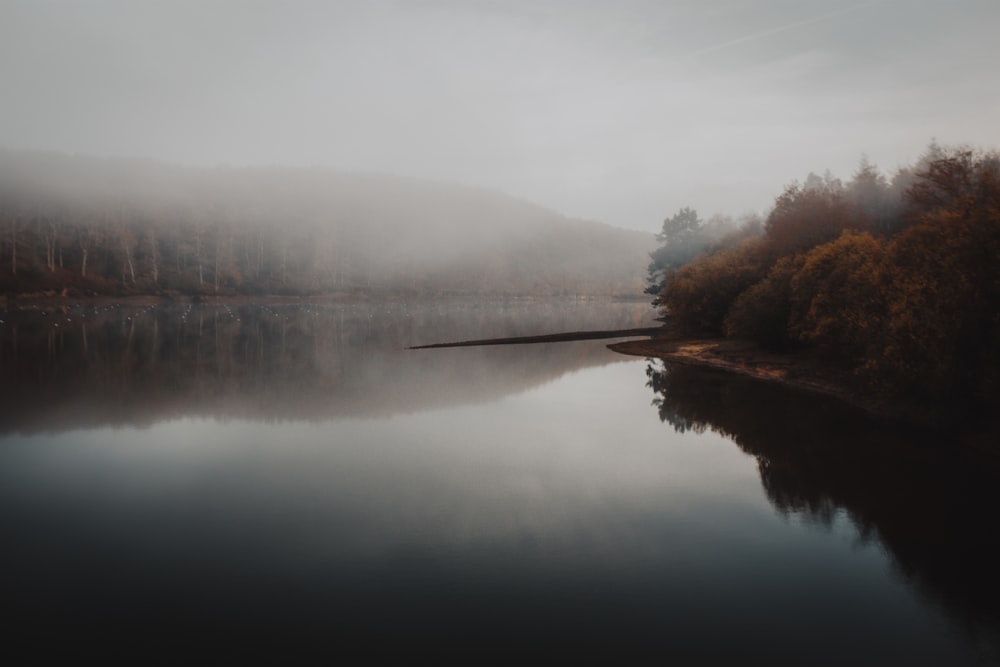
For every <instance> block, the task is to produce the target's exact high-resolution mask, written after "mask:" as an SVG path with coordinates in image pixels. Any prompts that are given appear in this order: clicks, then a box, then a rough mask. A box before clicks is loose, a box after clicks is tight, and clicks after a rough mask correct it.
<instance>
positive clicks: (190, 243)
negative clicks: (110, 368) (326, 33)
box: [0, 150, 651, 296]
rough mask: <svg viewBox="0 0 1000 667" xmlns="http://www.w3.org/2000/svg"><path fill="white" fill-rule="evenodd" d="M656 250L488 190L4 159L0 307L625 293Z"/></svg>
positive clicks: (55, 158)
mask: <svg viewBox="0 0 1000 667" xmlns="http://www.w3.org/2000/svg"><path fill="white" fill-rule="evenodd" d="M650 246H651V243H650V240H649V239H648V236H646V235H644V234H642V233H640V232H629V231H625V230H620V229H615V228H612V227H609V226H606V225H600V224H598V223H592V222H586V221H579V220H570V219H566V218H564V217H562V216H560V215H558V214H556V213H554V212H552V211H549V210H546V209H544V208H542V207H539V206H536V205H534V204H530V203H528V202H524V201H520V200H517V199H514V198H512V197H507V196H506V195H503V194H501V193H498V192H493V191H489V190H484V189H476V188H469V187H461V186H456V185H449V184H441V183H431V182H422V181H416V180H408V179H402V178H395V177H391V176H386V175H379V174H359V173H351V172H340V171H335V170H330V169H319V168H308V169H306V168H303V169H290V168H217V169H194V168H182V167H176V166H171V165H165V164H160V163H155V162H151V161H142V160H123V159H99V158H93V157H80V156H67V155H59V154H47V153H34V152H14V151H2V150H0V293H7V294H11V293H13V294H18V293H32V292H46V291H49V292H52V291H54V292H58V293H66V294H67V295H73V296H86V295H90V294H162V293H171V292H176V293H181V294H191V295H201V294H204V295H212V294H219V295H232V294H246V295H261V294H286V295H300V294H339V293H369V294H371V293H386V292H393V293H399V294H404V295H425V296H436V295H442V294H449V295H450V294H493V295H573V294H583V295H626V294H635V293H636V292H638V291H639V290H640V289H641V285H642V275H641V269H639V267H640V266H641V258H642V257H643V256H644V255H645V253H646V252H648V250H649V249H650Z"/></svg>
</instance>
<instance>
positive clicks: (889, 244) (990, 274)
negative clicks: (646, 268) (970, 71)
mask: <svg viewBox="0 0 1000 667" xmlns="http://www.w3.org/2000/svg"><path fill="white" fill-rule="evenodd" d="M662 302H663V303H664V304H665V306H666V310H667V312H668V313H669V315H670V316H671V318H672V319H673V320H674V321H675V322H676V324H677V325H678V327H679V328H681V330H683V331H685V332H686V333H689V334H698V335H704V334H716V335H717V334H723V335H726V336H736V337H747V338H753V339H755V340H757V341H758V342H760V343H761V344H763V345H765V346H767V347H770V348H784V349H788V348H809V349H813V350H815V351H818V352H820V353H822V354H823V355H825V356H827V357H828V358H829V359H831V360H832V361H836V362H837V363H838V364H840V365H844V366H846V367H849V368H851V369H853V371H854V374H855V376H856V377H857V379H858V381H859V382H860V383H863V384H864V385H866V386H867V387H868V388H869V389H873V390H876V391H878V392H881V393H883V394H888V395H896V396H904V395H905V396H906V397H908V398H914V399H918V400H920V401H925V402H927V403H928V404H935V405H938V406H943V407H949V406H950V407H954V406H959V405H961V406H963V407H972V408H978V409H982V410H985V409H988V408H990V407H995V406H996V405H997V404H998V403H1000V377H998V374H1000V371H998V369H1000V358H998V356H1000V353H998V350H1000V157H998V155H997V154H995V153H985V152H979V151H974V150H970V149H965V148H962V149H941V148H939V147H937V146H932V147H931V149H930V150H929V152H928V154H927V155H926V156H925V157H924V159H923V160H922V161H921V163H920V164H918V165H917V166H916V167H914V168H912V169H902V170H900V172H899V173H898V174H897V175H896V177H895V178H894V179H893V180H892V181H891V182H890V181H888V180H887V179H885V178H884V177H881V176H880V175H879V174H878V173H877V171H876V170H874V169H873V168H872V167H871V166H870V165H868V164H867V163H865V164H863V165H862V168H861V169H860V170H859V171H858V173H857V174H855V177H854V179H853V180H852V181H850V182H848V183H847V184H846V185H842V184H840V182H839V181H835V180H832V179H829V178H827V179H825V180H824V179H814V180H813V182H812V183H809V182H807V184H806V185H798V184H796V185H792V186H790V187H788V188H787V189H786V190H785V191H784V192H783V193H782V195H781V196H779V197H778V199H777V201H776V203H775V207H774V209H773V210H772V212H771V213H770V215H769V216H768V218H767V221H766V223H765V226H764V233H763V235H762V236H760V237H757V238H755V239H752V240H749V241H746V242H744V243H743V244H742V245H740V246H738V247H736V248H731V249H729V250H726V251H723V252H718V253H715V254H705V255H702V256H700V257H698V258H697V259H695V260H694V261H692V262H691V263H689V264H687V265H686V266H684V267H682V268H681V269H679V270H678V271H677V273H676V274H675V277H674V279H673V280H672V281H671V282H670V283H669V284H668V285H667V287H666V289H665V290H664V293H663V295H662Z"/></svg>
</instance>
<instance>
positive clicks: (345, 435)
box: [0, 301, 1000, 665]
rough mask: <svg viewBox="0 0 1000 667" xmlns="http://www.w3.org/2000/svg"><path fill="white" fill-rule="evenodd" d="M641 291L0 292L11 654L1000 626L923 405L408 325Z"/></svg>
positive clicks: (618, 311) (958, 451) (963, 631)
mask: <svg viewBox="0 0 1000 667" xmlns="http://www.w3.org/2000/svg"><path fill="white" fill-rule="evenodd" d="M653 316H654V313H653V311H652V310H651V309H650V308H649V306H648V305H646V304H633V303H612V302H600V301H567V302H564V303H554V302H532V301H506V302H475V301H454V302H447V303H440V304H400V303H394V304H377V305H373V304H348V305H330V304H326V305H323V304H307V303H300V304H285V305H278V304H265V305H252V306H251V305H243V304H240V305H190V304H177V305H172V306H171V305H162V304H161V305H157V306H128V305H120V304H119V305H116V304H105V305H100V306H72V307H67V308H61V309H52V308H42V307H40V308H31V309H28V308H25V309H24V310H19V311H14V310H11V311H6V312H3V313H2V315H0V320H2V323H0V376H2V378H3V381H2V389H0V393H2V404H0V530H2V531H3V533H2V534H3V536H4V540H3V556H2V557H3V559H4V568H3V572H4V574H3V578H2V589H0V594H2V596H3V599H4V601H5V607H6V609H7V611H8V614H9V615H12V616H13V617H14V620H13V621H9V622H8V623H7V625H6V635H7V637H8V638H9V639H10V640H11V641H14V642H20V643H21V644H22V645H23V647H27V648H30V649H31V650H32V651H34V652H35V654H36V655H37V656H38V657H39V658H45V657H47V656H52V655H55V654H56V653H62V652H71V653H74V654H76V655H83V654H85V653H100V654H105V655H116V656H117V657H124V658H128V659H135V660H148V659H149V658H151V657H156V656H162V655H164V654H165V653H167V652H172V651H184V650H188V649H190V650H194V649H193V648H190V647H192V646H193V645H194V642H196V641H201V640H205V641H209V642H211V644H212V646H213V648H214V649H215V650H216V651H222V652H223V653H227V652H231V651H238V652H241V653H243V652H246V651H258V650H260V651H263V650H272V649H277V650H279V651H281V652H282V653H283V654H285V655H286V656H291V655H294V654H295V653H297V652H300V651H307V650H309V651H311V650H316V649H317V648H318V649H319V650H322V651H324V652H326V653H327V654H328V657H329V658H330V659H331V660H332V659H334V658H336V657H342V656H343V655H345V654H346V652H347V651H348V650H352V651H363V653H362V654H361V655H362V656H364V657H370V658H381V657H387V656H389V655H397V656H404V657H406V656H414V655H417V654H419V653H422V652H427V653H430V654H432V655H435V656H437V657H439V658H450V659H456V660H458V659H460V660H462V661H463V662H470V663H475V662H489V661H491V659H497V660H501V659H504V660H509V661H516V662H534V661H538V659H539V658H540V657H541V656H542V655H547V654H555V656H557V657H559V658H564V659H569V658H573V659H578V658H581V657H589V658H593V657H602V658H604V659H605V660H607V661H609V662H610V661H615V662H616V663H620V662H623V661H624V662H633V661H637V660H639V659H645V658H652V659H655V660H656V661H657V662H663V663H668V664H669V663H675V664H692V663H696V664H706V663H707V664H734V663H743V664H747V663H749V664H769V665H784V664H788V665H793V664H809V665H842V664H847V663H850V664H872V665H875V664H879V665H884V664H907V665H964V664H992V663H993V662H996V661H997V660H998V659H1000V652H998V647H1000V605H998V604H997V599H998V597H997V596H998V593H1000V574H998V572H997V568H996V564H997V563H998V562H1000V559H998V556H1000V546H998V543H997V540H996V538H995V533H996V519H997V517H998V516H1000V513H998V509H1000V502H998V492H997V484H996V483H995V480H996V473H997V470H996V463H995V461H990V460H989V459H988V457H985V456H981V455H978V454H976V453H974V451H969V450H966V449H963V448H957V447H955V446H954V445H953V443H950V442H949V441H948V438H949V436H948V435H947V434H942V433H933V434H929V433H922V432H919V431H916V430H905V429H900V428H890V427H889V426H887V425H883V424H879V423H876V422H874V421H872V420H871V419H869V418H868V417H866V416H865V415H864V414H862V413H860V412H858V411H856V410H854V409H851V408H849V407H846V406H843V405H840V404H837V403H835V402H832V401H830V400H827V399H823V398H821V397H816V396H811V395H805V394H801V393H796V392H792V391H787V390H784V389H782V388H780V387H775V386H771V385H765V384H761V383H759V382H755V381H751V380H748V379H745V378H740V377H735V376H730V375H725V374H721V373H718V372H709V371H706V370H702V369H697V368H691V367H683V366H668V365H666V364H664V363H663V362H662V361H659V360H644V359H636V358H631V357H625V356H622V355H618V354H615V353H613V352H611V351H609V350H607V349H606V348H605V344H606V342H607V341H579V342H572V343H557V344H543V345H517V346H493V347H473V348H458V349H437V350H408V349H406V348H407V347H408V346H411V345H420V344H428V343H437V342H446V341H452V340H462V339H473V338H495V337H501V336H525V335H535V334H542V333H551V332H558V331H570V330H579V329H611V328H634V327H640V326H649V325H651V324H653V323H654V322H653ZM11 612H12V614H11ZM198 655H202V654H198ZM355 655H357V654H355Z"/></svg>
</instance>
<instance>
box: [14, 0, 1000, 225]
mask: <svg viewBox="0 0 1000 667" xmlns="http://www.w3.org/2000/svg"><path fill="white" fill-rule="evenodd" d="M998 35H1000V0H884V1H876V2H837V1H834V0H826V1H818V0H756V1H750V0H746V1H741V0H699V1H695V0H662V1H652V0H580V1H570V0H550V1H544V0H535V1H529V0H524V1H522V0H464V1H463V0H369V1H360V0H359V1H346V0H344V1H337V0H330V1H326V2H321V1H319V0H316V1H305V0H280V1H278V0H274V1H270V0H217V1H213V0H197V1H190V2H189V1H186V0H117V1H115V0H107V1H105V0H78V1H75V2H71V1H55V0H0V98H2V104H0V146H2V147H6V148H18V149H46V150H57V151H64V152H78V153H91V154H98V155H130V156H143V157H154V158H158V159H162V160H166V161H170V162H177V163H181V164H197V165H217V164H231V165H247V164H274V165H327V166H331V167H337V168H344V169H356V170H375V171H385V172H390V173H395V174H399V175H404V176H417V177H422V178H430V179H435V180H446V181H455V182H460V183H468V184H473V185H482V186H487V187H492V188H496V189H500V190H503V191H505V192H508V193H510V194H513V195H516V196H520V197H524V198H527V199H531V200H533V201H535V202H537V203H539V204H543V205H545V206H548V207H551V208H553V209H555V210H557V211H560V212H561V213H564V214H566V215H571V216H575V217H583V218H588V219H594V220H601V221H604V222H608V223H611V224H614V225H618V226H622V227H633V228H637V229H648V230H656V229H658V228H659V227H660V224H661V222H662V220H663V218H664V217H665V216H667V215H670V214H672V213H673V212H675V211H676V210H677V209H678V208H680V207H682V206H693V207H695V208H697V209H698V210H699V212H701V213H702V214H703V216H707V215H709V214H711V213H713V212H725V213H731V214H739V213H741V212H744V211H747V210H758V211H763V210H764V209H766V208H767V207H768V206H769V205H770V204H771V202H772V201H773V198H774V196H775V195H776V194H778V193H779V192H780V190H781V189H782V186H783V185H784V184H785V183H787V182H789V181H790V180H792V179H793V178H799V179H802V178H803V177H804V176H805V175H806V174H807V173H808V172H809V171H810V170H812V171H817V172H822V171H823V170H824V169H826V168H829V169H831V170H832V171H833V172H834V173H835V174H836V175H839V176H842V177H849V176H850V174H851V172H852V171H853V170H854V168H855V167H856V165H857V163H858V160H859V158H860V157H861V155H862V153H867V154H868V156H869V157H870V158H871V160H873V161H874V162H876V163H878V164H879V166H881V167H883V168H884V169H886V170H887V171H889V170H892V169H894V168H895V167H896V166H898V165H900V164H904V163H907V162H910V161H912V160H913V159H915V158H916V157H918V156H919V154H920V153H921V152H922V151H923V149H924V148H925V147H926V145H927V143H928V142H929V141H930V140H931V138H932V137H936V138H937V140H938V141H939V142H941V143H944V144H955V143H969V144H973V145H976V146H981V147H985V148H998V147H1000V122H998V119H1000V74H998V70H1000V36H998Z"/></svg>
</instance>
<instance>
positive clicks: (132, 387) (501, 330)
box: [0, 301, 651, 433]
mask: <svg viewBox="0 0 1000 667" xmlns="http://www.w3.org/2000/svg"><path fill="white" fill-rule="evenodd" d="M650 318H651V313H650V309H649V308H648V306H647V305H646V304H642V303H615V302H610V301H599V302H585V303H580V304H578V303H574V302H572V301H570V302H516V301H515V302H492V303H475V302H452V303H444V304H440V303H439V304H388V305H385V304H380V305H373V304H355V305H330V304H327V305H318V304H297V305H245V304H244V305H191V304H185V305H175V306H164V305H159V306H146V307H135V306H133V307H128V306H121V305H114V304H111V305H103V306H99V307H93V306H83V305H77V306H71V307H64V308H59V309H55V310H53V309H46V308H31V309H25V310H18V311H10V312H4V313H2V314H0V379H2V380H3V381H2V383H0V433H3V432H10V431H11V430H22V431H38V430H45V431H55V430H63V429H68V428H76V427H87V426H99V425H124V424H150V423H153V422H156V421H159V420H161V419H165V418H176V417H178V416H184V415H207V416H216V417H240V418H251V419H255V420H260V419H269V420H274V419H317V418H328V417H342V416H384V415H389V414H397V413H402V412H413V411H418V410H426V409H429V408H434V407H443V406H448V405H455V404H466V403H474V402H479V401H484V400H489V399H493V398H497V397H498V396H503V395H506V394H509V393H513V392H517V391H521V390H524V389H526V388H528V387H532V386H536V385H538V384H540V383H543V382H546V381H548V380H551V379H553V378H556V377H558V376H560V375H562V374H563V373H566V372H568V371H571V370H575V369H578V368H583V367H586V366H591V365H597V364H605V363H609V362H612V361H615V360H616V359H615V357H613V356H610V355H608V354H607V353H606V350H605V349H604V345H605V344H606V341H592V342H589V343H581V344H574V345H561V346H554V345H548V346H537V345H529V346H517V347H497V348H490V349H488V350H486V351H485V352H480V353H469V352H468V351H466V350H433V351H425V352H417V351H408V350H406V347H407V346H410V345H416V344H424V343H433V342H441V341H451V340H462V339H470V338H482V337H501V336H519V335H534V334H539V333H551V332H553V331H567V330H574V329H590V328H593V329H600V328H630V327H636V326H643V325H648V324H649V323H650Z"/></svg>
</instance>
